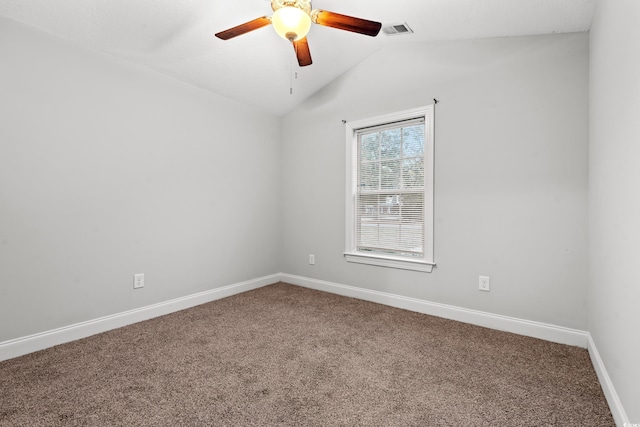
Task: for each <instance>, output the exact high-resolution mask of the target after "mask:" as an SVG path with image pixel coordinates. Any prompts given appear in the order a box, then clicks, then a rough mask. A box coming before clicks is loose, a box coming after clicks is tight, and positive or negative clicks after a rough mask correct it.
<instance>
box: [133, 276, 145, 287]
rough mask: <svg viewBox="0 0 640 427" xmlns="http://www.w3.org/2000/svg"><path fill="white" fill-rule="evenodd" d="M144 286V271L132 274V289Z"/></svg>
mask: <svg viewBox="0 0 640 427" xmlns="http://www.w3.org/2000/svg"><path fill="white" fill-rule="evenodd" d="M140 288H144V273H138V274H134V275H133V289H140Z"/></svg>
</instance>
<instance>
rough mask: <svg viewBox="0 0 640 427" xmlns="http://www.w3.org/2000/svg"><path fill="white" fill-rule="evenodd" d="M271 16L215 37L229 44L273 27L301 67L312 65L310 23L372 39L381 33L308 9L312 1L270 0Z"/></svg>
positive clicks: (371, 24) (375, 25)
mask: <svg viewBox="0 0 640 427" xmlns="http://www.w3.org/2000/svg"><path fill="white" fill-rule="evenodd" d="M271 8H272V9H273V16H271V17H269V16H262V17H260V18H256V19H254V20H252V21H249V22H245V23H244V24H240V25H238V26H236V27H233V28H229V29H228V30H224V31H221V32H219V33H217V34H216V37H218V38H220V39H222V40H229V39H231V38H233V37H237V36H240V35H242V34H246V33H248V32H250V31H253V30H257V29H258V28H262V27H264V26H266V25H269V24H273V28H274V29H275V30H276V32H277V33H278V34H279V35H280V36H281V37H283V38H284V39H286V40H289V41H290V42H291V43H292V44H293V49H294V50H295V52H296V57H297V58H298V64H299V65H300V66H301V67H304V66H306V65H311V63H312V61H311V51H310V50H309V43H308V42H307V33H308V32H309V29H310V28H311V23H312V22H313V23H315V24H318V25H323V26H325V27H332V28H337V29H339V30H345V31H351V32H354V33H359V34H364V35H367V36H371V37H375V36H377V35H378V33H379V32H380V28H381V27H382V24H381V23H380V22H375V21H369V20H366V19H361V18H354V17H352V16H347V15H341V14H339V13H334V12H328V11H326V10H320V9H313V10H312V9H311V0H271Z"/></svg>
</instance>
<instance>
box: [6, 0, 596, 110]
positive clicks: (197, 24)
mask: <svg viewBox="0 0 640 427" xmlns="http://www.w3.org/2000/svg"><path fill="white" fill-rule="evenodd" d="M594 7H595V0H393V1H391V0H384V1H383V0H377V1H375V2H374V1H371V0H342V1H341V0H314V2H313V8H318V9H324V10H329V11H332V12H338V13H341V14H346V15H351V16H356V17H361V18H365V19H369V20H374V21H379V22H382V24H383V27H384V26H387V25H393V24H398V23H405V22H406V23H407V24H408V25H409V27H411V29H412V30H413V31H414V32H413V34H408V35H393V36H387V35H384V34H383V33H382V32H381V33H380V34H379V35H378V36H377V37H375V38H371V37H368V36H363V35H359V34H355V33H350V32H346V31H341V30H336V29H333V28H328V27H322V26H319V25H313V26H312V28H311V31H310V33H309V35H308V41H309V46H310V49H311V55H312V58H313V64H312V65H310V66H308V67H302V68H300V67H298V65H297V62H296V60H295V54H294V52H293V49H292V47H291V46H290V44H289V43H288V42H287V41H286V40H284V39H282V38H280V37H279V36H278V35H277V34H276V33H275V31H273V29H271V28H269V27H264V28H261V29H259V30H256V31H253V32H251V33H248V34H245V35H242V36H240V37H236V38H234V39H231V40H228V41H223V40H220V39H218V38H216V37H214V34H215V33H217V32H219V31H222V30H225V29H227V28H230V27H233V26H235V25H238V24H241V23H243V22H246V21H249V20H252V19H254V18H258V17H260V16H270V15H271V14H272V10H271V5H270V2H269V0H180V1H176V0H136V1H132V0H55V1H52V0H0V16H5V17H7V18H11V19H14V20H17V21H20V22H23V23H26V24H28V25H31V26H34V27H37V28H39V29H41V30H44V31H45V32H48V33H51V34H53V35H55V36H59V37H62V38H66V39H70V40H71V41H72V42H74V43H77V44H79V45H82V46H85V47H88V48H90V49H94V50H97V51H100V52H103V53H106V54H108V55H112V56H114V57H118V58H121V59H123V60H126V61H129V62H132V63H134V64H137V65H139V66H142V67H145V68H149V69H151V70H155V71H157V72H159V73H162V74H165V75H168V76H172V77H175V78H177V79H179V80H182V81H185V82H187V83H190V84H193V85H195V86H198V87H201V88H203V89H206V90H210V91H212V92H215V93H218V94H221V95H223V96H226V97H228V98H231V99H235V100H237V101H240V102H243V103H246V104H249V105H253V106H256V107H258V108H261V109H263V110H265V111H268V112H270V113H273V114H276V115H282V114H285V113H287V112H288V111H290V110H291V109H293V108H295V106H296V105H297V104H298V103H300V102H301V101H302V100H304V99H305V98H307V97H309V96H310V95H311V94H313V93H314V92H316V91H317V90H319V89H320V88H322V87H323V86H324V85H326V84H327V83H329V82H330V81H332V80H333V79H335V78H336V77H337V76H339V75H341V74H342V73H344V72H345V71H347V70H348V69H350V68H351V67H353V66H354V65H356V64H357V63H358V62H360V61H362V60H363V59H364V58H366V57H367V56H369V55H371V54H373V53H374V52H376V51H378V50H379V49H382V48H384V47H387V46H391V48H392V46H393V45H394V44H397V43H416V42H430V41H441V40H461V39H472V38H486V37H508V36H520V35H533V34H551V33H566V32H579V31H588V30H589V28H590V25H591V17H592V15H593V10H594ZM291 88H292V89H293V93H290V92H291V91H290V89H291Z"/></svg>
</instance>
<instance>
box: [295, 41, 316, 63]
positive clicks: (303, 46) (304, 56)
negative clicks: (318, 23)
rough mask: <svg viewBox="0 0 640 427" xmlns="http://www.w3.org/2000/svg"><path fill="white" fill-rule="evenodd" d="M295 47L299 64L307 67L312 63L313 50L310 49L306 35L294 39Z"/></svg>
mask: <svg viewBox="0 0 640 427" xmlns="http://www.w3.org/2000/svg"><path fill="white" fill-rule="evenodd" d="M293 49H294V50H295V51H296V56H297V57H298V65H300V66H301V67H306V66H307V65H311V64H312V61H311V51H310V50H309V43H308V42H307V38H306V37H303V38H301V39H300V40H296V41H294V42H293Z"/></svg>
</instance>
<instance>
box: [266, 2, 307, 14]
mask: <svg viewBox="0 0 640 427" xmlns="http://www.w3.org/2000/svg"><path fill="white" fill-rule="evenodd" d="M283 7H297V8H298V9H302V10H304V11H305V12H306V13H307V15H309V14H311V0H271V9H273V11H274V12H275V11H276V10H278V9H280V8H283Z"/></svg>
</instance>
